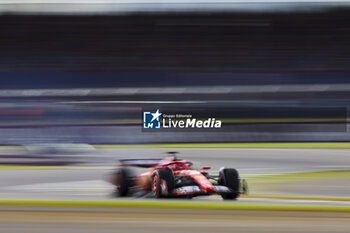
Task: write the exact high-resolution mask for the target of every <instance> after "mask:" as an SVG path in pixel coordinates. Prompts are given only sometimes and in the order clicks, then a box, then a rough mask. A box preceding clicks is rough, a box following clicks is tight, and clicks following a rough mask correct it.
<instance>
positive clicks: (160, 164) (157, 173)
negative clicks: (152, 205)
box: [108, 152, 247, 200]
mask: <svg viewBox="0 0 350 233" xmlns="http://www.w3.org/2000/svg"><path fill="white" fill-rule="evenodd" d="M169 153H170V154H171V155H172V156H170V157H167V158H164V159H126V160H120V165H119V166H121V168H119V169H118V170H116V171H115V172H114V173H113V174H111V175H110V176H109V179H108V180H109V182H110V183H112V184H113V185H115V186H116V192H117V194H118V195H119V196H121V197H125V196H131V195H132V194H133V193H136V192H141V191H143V192H148V193H151V194H152V195H153V196H154V197H155V198H163V197H186V198H192V197H195V196H199V195H212V194H216V193H217V194H220V195H221V196H222V198H223V199H225V200H226V199H228V200H229V199H231V200H233V199H236V198H237V197H238V196H239V195H240V194H241V193H246V192H247V184H246V182H245V180H242V179H240V177H239V174H238V172H237V170H236V169H233V168H221V169H220V171H219V174H218V176H212V175H209V173H208V172H207V170H209V169H210V167H202V169H201V170H196V169H194V168H192V165H193V163H192V162H190V161H186V160H181V159H178V158H177V157H176V155H175V153H176V152H169ZM131 167H143V168H150V169H149V170H147V171H145V172H142V173H140V174H138V175H134V174H135V172H134V171H133V170H132V169H131Z"/></svg>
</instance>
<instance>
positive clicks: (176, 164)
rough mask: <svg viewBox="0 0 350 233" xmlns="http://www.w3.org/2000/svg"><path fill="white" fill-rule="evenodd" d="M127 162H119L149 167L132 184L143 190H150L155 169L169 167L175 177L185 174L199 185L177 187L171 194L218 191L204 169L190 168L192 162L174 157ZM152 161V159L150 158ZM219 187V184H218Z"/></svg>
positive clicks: (126, 164) (123, 164) (122, 164)
mask: <svg viewBox="0 0 350 233" xmlns="http://www.w3.org/2000/svg"><path fill="white" fill-rule="evenodd" d="M126 161H127V162H125V163H123V162H122V163H121V166H139V167H150V168H151V169H149V170H148V171H145V172H142V173H141V174H139V175H137V176H135V180H134V182H135V183H134V184H135V185H136V186H139V187H141V189H143V190H144V191H151V190H152V178H153V176H154V174H155V172H156V171H157V169H164V168H170V169H171V170H172V172H173V174H174V176H175V177H180V176H183V177H184V176H187V177H190V178H192V179H193V180H194V181H195V182H196V183H197V184H198V185H199V187H196V188H194V187H193V186H188V188H187V189H184V188H178V189H175V190H174V193H173V195H188V194H211V193H215V192H218V187H219V186H215V185H213V184H212V183H211V182H210V181H209V180H208V178H207V177H206V176H205V175H204V174H205V173H206V172H205V171H199V170H196V169H193V168H192V165H193V164H192V162H190V161H186V160H181V161H177V160H175V158H174V157H167V158H165V159H163V160H159V161H157V162H156V161H155V160H153V162H155V163H152V162H148V163H144V164H143V163H142V162H141V163H140V161H137V160H136V161H132V162H130V160H126ZM150 161H152V160H150ZM203 169H205V170H207V169H210V167H203ZM189 187H191V188H189ZM220 187H221V186H220ZM220 191H221V192H228V191H229V190H223V188H221V190H220Z"/></svg>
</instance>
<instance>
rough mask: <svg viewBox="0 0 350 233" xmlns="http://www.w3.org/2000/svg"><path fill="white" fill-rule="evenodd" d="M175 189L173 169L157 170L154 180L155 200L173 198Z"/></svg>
mask: <svg viewBox="0 0 350 233" xmlns="http://www.w3.org/2000/svg"><path fill="white" fill-rule="evenodd" d="M174 188H175V178H174V174H173V172H172V170H171V169H168V168H166V169H157V170H156V171H155V172H154V175H153V179H152V192H153V194H154V197H155V198H164V197H171V196H172V193H173V191H174Z"/></svg>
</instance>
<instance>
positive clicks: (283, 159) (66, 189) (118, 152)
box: [0, 148, 350, 205]
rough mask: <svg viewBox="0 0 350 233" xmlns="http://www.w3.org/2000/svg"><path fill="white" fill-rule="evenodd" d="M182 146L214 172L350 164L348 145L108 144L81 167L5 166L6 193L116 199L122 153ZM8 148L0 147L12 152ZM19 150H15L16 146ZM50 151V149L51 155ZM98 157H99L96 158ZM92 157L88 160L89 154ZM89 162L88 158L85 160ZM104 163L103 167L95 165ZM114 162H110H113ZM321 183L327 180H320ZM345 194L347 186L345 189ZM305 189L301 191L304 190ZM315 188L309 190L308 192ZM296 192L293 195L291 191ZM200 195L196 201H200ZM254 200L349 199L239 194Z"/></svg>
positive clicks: (156, 153)
mask: <svg viewBox="0 0 350 233" xmlns="http://www.w3.org/2000/svg"><path fill="white" fill-rule="evenodd" d="M174 150H175V151H178V152H180V154H179V157H180V158H183V159H188V160H191V161H195V162H199V166H198V167H201V166H205V165H209V166H212V173H213V174H215V173H217V170H218V169H219V168H220V167H223V166H225V167H234V168H237V169H238V170H239V171H240V173H241V176H242V177H249V176H258V175H266V174H280V173H287V172H303V171H323V170H335V169H348V168H349V167H350V154H349V150H346V149H230V148H222V149H208V148H206V149H200V148H193V149H160V148H159V149H154V148H153V149H150V148H147V149H145V148H138V149H131V148H122V149H119V148H118V149H117V148H104V149H97V150H96V151H94V152H93V153H89V154H84V155H75V156H77V157H80V159H82V160H83V161H85V162H87V164H89V167H84V166H81V167H77V168H78V169H53V170H51V169H42V170H0V198H1V199H44V200H47V199H54V200H61V199H62V200H106V199H111V197H112V194H113V187H112V186H111V185H109V184H108V183H107V182H105V181H103V178H104V177H105V176H106V175H107V174H108V173H110V172H111V169H112V165H113V164H117V161H118V159H122V158H159V157H160V158H161V157H163V156H164V153H165V152H166V151H174ZM10 151H11V150H9V149H6V150H5V149H3V150H2V151H0V153H5V152H6V153H7V154H9V153H10ZM12 152H13V153H14V151H12ZM47 156H50V155H47ZM96 157H98V158H99V159H98V160H96ZM91 158H92V159H93V161H94V162H93V163H88V162H89V159H91ZM85 164H86V163H85ZM91 165H94V166H95V165H96V166H97V165H102V167H91ZM108 166H109V167H108ZM319 185H320V186H322V185H325V184H322V183H321V184H319ZM322 192H324V194H325V195H334V196H337V195H336V194H337V192H340V191H339V190H335V191H334V192H333V193H330V192H329V187H327V186H325V187H323V188H322V189H320V190H317V193H316V194H314V196H320V195H321V196H322ZM344 193H345V194H346V192H343V193H342V194H344ZM299 194H303V192H302V191H301V193H299ZM306 194H310V193H306ZM291 195H294V194H293V193H291ZM196 199H197V198H195V199H194V200H192V201H195V200H196ZM198 199H199V200H202V201H203V200H205V201H221V199H220V198H219V197H218V196H213V197H200V198H198ZM239 201H242V202H253V203H291V204H295V203H298V204H327V205H328V204H332V205H348V204H349V203H348V202H319V201H302V200H299V201H296V200H269V199H248V198H244V199H240V200H239Z"/></svg>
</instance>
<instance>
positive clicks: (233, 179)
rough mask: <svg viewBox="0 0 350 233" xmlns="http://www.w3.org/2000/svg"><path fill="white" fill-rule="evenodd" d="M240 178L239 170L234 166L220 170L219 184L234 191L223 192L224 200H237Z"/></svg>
mask: <svg viewBox="0 0 350 233" xmlns="http://www.w3.org/2000/svg"><path fill="white" fill-rule="evenodd" d="M239 183H240V178H239V174H238V171H237V170H236V169H233V168H225V169H222V170H220V173H219V184H220V185H224V186H226V187H228V188H230V189H231V190H232V191H233V192H232V193H223V194H221V197H222V198H223V199H224V200H235V199H237V197H238V196H239V185H240V184H239Z"/></svg>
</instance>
